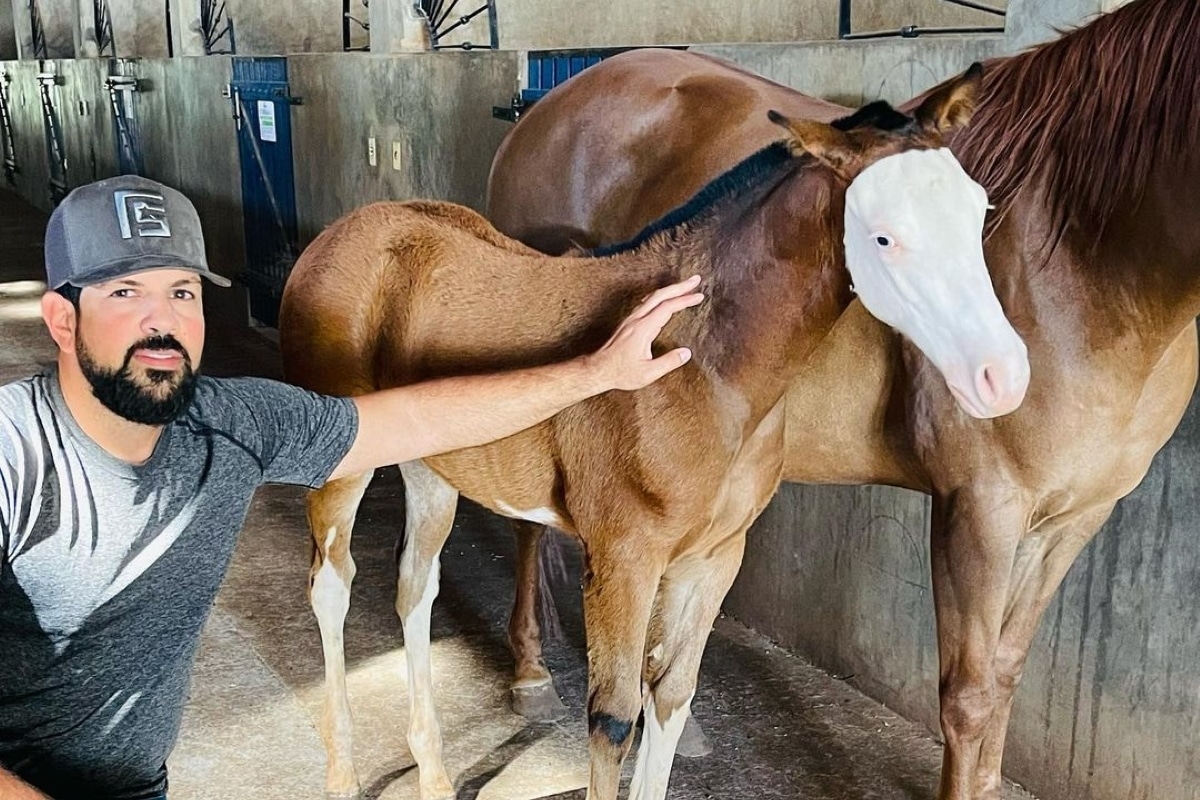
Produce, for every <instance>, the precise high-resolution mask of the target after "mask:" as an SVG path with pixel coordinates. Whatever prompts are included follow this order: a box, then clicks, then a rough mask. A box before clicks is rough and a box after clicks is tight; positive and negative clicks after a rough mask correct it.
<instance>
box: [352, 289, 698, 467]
mask: <svg viewBox="0 0 1200 800" xmlns="http://www.w3.org/2000/svg"><path fill="white" fill-rule="evenodd" d="M699 283H700V280H699V278H697V277H693V278H690V279H688V280H686V281H683V282H681V283H676V284H672V285H671V286H666V287H663V288H662V289H659V290H658V291H656V292H654V293H653V294H651V295H650V296H649V297H648V298H646V300H645V301H644V302H643V303H642V304H641V305H640V306H638V308H637V309H636V310H635V311H634V312H633V313H632V314H630V315H629V316H628V317H626V318H625V320H624V321H623V322H622V323H621V324H620V326H618V328H617V330H616V332H615V333H613V335H612V338H610V339H609V340H608V342H607V343H606V344H605V345H604V346H603V347H602V348H600V349H599V350H597V351H596V352H595V353H593V354H591V355H589V356H584V357H582V358H577V359H573V360H571V361H564V362H562V363H560V364H550V365H548V366H544V367H534V368H532V369H523V370H515V371H512V372H504V373H498V374H495V375H477V376H469V377H462V378H446V379H443V380H434V381H428V382H425V383H417V384H412V385H410V386H403V387H400V388H397V389H388V390H385V391H382V392H375V393H373V394H368V395H363V396H361V397H357V398H355V400H354V402H355V404H356V405H357V406H358V417H359V422H358V436H357V437H355V440H354V444H353V445H352V446H351V448H350V452H349V453H347V454H346V457H345V458H344V459H342V462H341V463H340V464H338V466H337V468H336V469H335V470H334V471H333V474H332V475H331V476H330V480H335V479H337V478H340V477H344V476H346V475H353V474H356V473H359V472H364V471H366V470H368V469H374V468H375V467H381V466H384V465H387V464H399V463H403V462H405V461H412V460H413V459H418V458H425V457H426V456H432V455H437V454H438V453H445V452H447V451H450V450H458V449H459V448H462V447H472V446H474V445H480V444H486V443H487V442H491V441H495V440H496V439H502V438H504V437H505V436H511V435H512V434H514V433H517V432H519V431H522V430H525V429H526V428H528V427H531V426H533V425H536V424H538V423H539V422H542V421H544V420H547V419H549V418H550V417H552V416H554V415H555V414H557V413H558V412H559V411H562V410H563V409H564V408H566V407H567V406H570V405H574V404H575V403H578V402H579V401H581V400H586V399H587V398H589V397H592V396H594V395H597V394H601V393H602V392H607V391H609V390H610V389H627V390H630V389H640V388H641V387H643V386H646V385H648V384H650V383H653V382H654V381H656V380H658V379H659V378H661V377H662V376H663V375H666V374H667V373H668V372H671V371H672V370H674V369H676V368H678V367H680V366H682V365H683V364H685V363H687V361H688V359H689V358H691V352H690V351H688V350H687V349H686V348H679V349H677V350H672V351H671V352H669V353H666V354H664V355H661V356H659V357H658V358H654V357H653V355H652V354H651V351H650V345H651V343H653V341H654V339H655V337H657V336H658V334H659V332H660V331H662V329H663V326H664V325H666V324H667V320H669V319H670V318H671V316H672V315H673V314H675V312H677V311H681V310H682V309H685V308H690V307H691V306H694V305H696V304H697V303H699V302H700V301H701V300H703V299H704V296H703V295H701V294H699V293H698V292H696V288H697V286H699Z"/></svg>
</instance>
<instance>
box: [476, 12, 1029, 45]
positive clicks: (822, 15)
mask: <svg viewBox="0 0 1200 800" xmlns="http://www.w3.org/2000/svg"><path fill="white" fill-rule="evenodd" d="M494 2H495V4H496V14H497V18H498V27H499V34H500V46H501V47H504V48H514V49H541V48H559V47H600V46H610V47H621V46H634V45H651V44H697V43H706V44H708V43H722V42H795V41H805V40H812V39H836V38H837V34H838V3H837V0H759V2H753V3H748V2H741V3H730V2H728V0H651V1H650V2H647V0H608V2H603V3H598V2H589V3H580V2H577V0H494ZM989 4H990V5H992V6H995V7H997V8H1004V7H1005V6H1006V5H1007V3H1006V2H1005V0H991V2H990V3H989ZM853 11H854V13H853V15H852V20H851V21H852V25H853V30H855V31H878V30H896V29H898V28H900V27H901V26H902V25H909V24H918V25H920V26H921V27H931V26H951V25H953V26H961V25H972V26H976V25H993V24H996V20H997V19H998V18H996V17H993V16H991V15H989V14H984V13H981V12H979V11H974V10H971V9H966V8H963V7H961V6H954V5H951V4H949V3H939V2H935V1H934V0H855V2H854V7H853Z"/></svg>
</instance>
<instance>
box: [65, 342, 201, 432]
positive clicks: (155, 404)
mask: <svg viewBox="0 0 1200 800" xmlns="http://www.w3.org/2000/svg"><path fill="white" fill-rule="evenodd" d="M138 350H175V351H177V352H179V353H180V354H181V355H182V356H183V368H182V369H181V370H179V371H173V370H161V369H147V370H146V371H145V375H144V376H143V377H140V378H139V377H137V376H136V375H134V373H133V369H132V363H133V355H134V353H135V352H137V351H138ZM75 354H76V356H77V358H78V359H79V367H80V369H81V370H82V371H83V375H84V377H85V378H87V380H88V383H90V384H91V386H92V394H94V395H95V396H96V399H97V400H99V401H100V403H101V404H102V405H103V406H104V407H105V408H107V409H108V410H109V411H111V412H113V413H114V414H116V415H118V416H120V417H123V418H124V419H127V420H129V421H130V422H136V423H139V424H141V425H166V424H167V423H168V422H173V421H174V420H176V419H178V418H179V417H180V415H181V414H183V412H184V411H186V410H187V407H188V406H189V405H190V404H191V402H192V398H193V397H195V395H196V373H195V372H194V371H193V370H192V359H191V357H190V356H189V355H188V353H187V350H185V349H184V348H183V345H182V344H180V343H179V340H178V339H176V338H175V337H174V336H170V335H167V336H150V337H147V338H145V339H142V340H141V341H140V342H138V343H137V344H135V345H134V346H133V347H131V348H129V351H128V352H127V353H126V354H125V361H124V362H123V363H122V364H121V366H120V367H119V368H118V369H109V368H106V367H102V366H100V365H99V364H97V363H96V360H95V359H94V358H92V354H91V353H90V352H89V351H88V349H87V346H86V345H84V343H83V339H82V338H78V337H77V338H76V339H75Z"/></svg>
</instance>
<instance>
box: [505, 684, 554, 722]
mask: <svg viewBox="0 0 1200 800" xmlns="http://www.w3.org/2000/svg"><path fill="white" fill-rule="evenodd" d="M512 709H513V711H515V712H517V713H518V714H520V715H521V716H522V717H524V718H525V719H527V720H529V721H530V722H554V721H555V720H558V719H562V718H563V717H565V716H566V715H567V707H566V706H565V705H563V701H562V700H561V699H560V698H559V696H558V692H556V691H554V684H553V683H542V684H537V685H535V686H514V687H513V688H512Z"/></svg>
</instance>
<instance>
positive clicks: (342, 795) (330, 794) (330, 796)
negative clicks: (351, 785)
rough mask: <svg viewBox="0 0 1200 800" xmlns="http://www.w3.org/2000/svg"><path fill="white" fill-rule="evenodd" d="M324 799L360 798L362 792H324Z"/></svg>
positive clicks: (353, 799) (358, 799) (359, 799)
mask: <svg viewBox="0 0 1200 800" xmlns="http://www.w3.org/2000/svg"><path fill="white" fill-rule="evenodd" d="M325 800H362V792H361V791H359V790H357V789H356V790H355V791H353V792H325Z"/></svg>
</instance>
